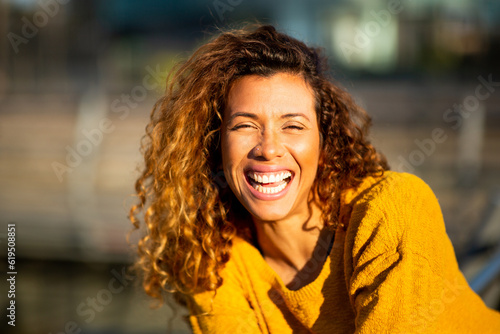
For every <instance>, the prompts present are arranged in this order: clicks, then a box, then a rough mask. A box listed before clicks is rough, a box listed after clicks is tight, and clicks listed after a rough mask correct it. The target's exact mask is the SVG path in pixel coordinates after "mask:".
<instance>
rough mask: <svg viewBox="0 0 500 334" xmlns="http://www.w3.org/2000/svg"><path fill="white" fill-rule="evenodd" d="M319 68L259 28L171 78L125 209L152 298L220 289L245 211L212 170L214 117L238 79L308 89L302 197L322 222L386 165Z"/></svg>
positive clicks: (305, 50) (344, 96) (362, 119)
mask: <svg viewBox="0 0 500 334" xmlns="http://www.w3.org/2000/svg"><path fill="white" fill-rule="evenodd" d="M326 71H327V69H326V62H325V60H324V58H322V57H321V56H320V52H319V50H317V49H315V48H311V47H308V46H306V45H305V44H304V43H302V42H300V41H298V40H296V39H294V38H292V37H290V36H287V35H285V34H283V33H279V32H277V31H276V30H275V28H274V27H272V26H269V25H266V26H258V27H256V28H255V27H246V28H245V29H241V30H233V31H229V32H225V33H222V34H221V35H219V36H218V37H216V38H214V39H212V40H211V41H210V42H208V43H207V44H205V45H203V46H201V47H200V48H199V49H198V50H197V51H196V52H195V53H194V54H193V55H192V56H191V58H189V59H188V60H187V61H186V62H185V63H184V64H182V65H181V66H180V67H179V68H178V70H177V71H176V72H175V73H173V75H172V78H171V80H170V83H169V84H168V87H167V90H166V93H165V94H164V96H163V97H162V98H160V100H159V101H158V102H157V103H156V104H155V106H154V108H153V111H152V113H151V122H150V123H149V125H148V126H147V128H146V136H145V137H144V139H143V146H142V147H143V148H142V152H143V154H144V162H145V166H144V170H143V171H142V175H141V176H140V178H139V179H138V180H137V182H136V186H135V188H136V192H137V195H138V198H139V203H138V204H137V205H135V206H133V207H132V208H131V210H130V219H131V221H132V223H133V225H134V227H135V229H140V228H141V226H142V224H141V223H140V221H141V219H140V218H139V214H140V213H141V211H142V213H143V221H144V226H145V227H146V229H147V230H146V231H145V235H144V236H142V238H141V239H140V240H139V243H138V254H139V258H138V260H137V263H136V266H137V267H138V268H139V269H140V270H141V271H142V273H143V286H144V289H145V291H146V292H147V293H148V294H149V295H151V296H152V297H155V298H157V299H159V300H160V301H161V300H162V290H164V289H166V290H168V291H171V292H176V293H180V294H191V293H195V292H198V291H207V290H212V291H213V290H215V289H216V288H217V287H219V286H220V285H221V284H222V279H221V277H220V275H219V273H220V271H221V269H222V268H223V267H224V265H225V263H226V262H227V261H228V260H229V257H230V251H231V244H232V242H231V240H232V239H233V238H234V236H235V235H237V234H239V233H240V232H241V231H242V230H243V227H242V226H243V224H242V219H243V218H242V217H243V216H244V212H245V210H244V209H242V207H241V205H240V206H238V205H239V203H237V200H236V199H235V198H234V195H232V193H231V191H230V189H228V186H227V184H226V183H225V181H224V176H223V173H222V172H221V169H220V166H221V154H220V147H219V145H220V127H221V122H222V115H223V111H224V108H225V104H226V97H227V95H228V92H229V89H230V88H231V84H232V83H233V82H234V81H235V80H237V79H238V78H240V77H242V76H245V75H259V76H263V77H269V76H272V75H274V74H276V73H279V72H287V73H291V74H296V75H300V76H302V77H303V78H304V79H305V81H306V82H307V83H308V84H309V85H310V87H311V88H312V90H313V91H314V93H315V100H316V106H315V108H316V113H317V118H318V125H319V130H320V134H321V144H322V149H321V156H320V162H319V166H318V172H317V177H316V181H315V184H314V185H313V189H312V191H313V192H314V194H315V196H317V199H318V200H319V202H320V203H321V205H322V209H323V216H322V218H323V220H324V224H325V226H328V227H332V228H333V227H335V226H337V225H338V224H339V222H338V220H339V219H338V216H339V203H340V201H339V199H340V193H341V191H342V190H344V189H347V188H350V187H355V186H356V185H358V184H359V183H360V182H361V180H362V179H363V178H364V177H365V176H367V175H374V174H379V173H382V172H383V171H384V170H386V169H388V166H387V163H386V161H385V158H384V157H383V156H381V155H379V154H378V153H377V152H376V151H375V149H374V148H373V146H372V145H371V144H370V143H369V141H368V140H367V137H366V135H367V131H368V128H369V125H370V122H371V121H370V118H369V116H368V115H367V114H366V113H365V112H364V110H362V109H361V108H360V107H358V106H357V105H356V104H355V103H354V101H353V100H352V98H351V96H350V95H349V94H348V93H347V92H345V91H344V90H342V89H341V88H339V87H338V86H337V85H335V84H333V83H332V80H331V79H329V78H328V77H327V75H326Z"/></svg>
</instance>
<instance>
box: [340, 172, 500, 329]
mask: <svg viewBox="0 0 500 334" xmlns="http://www.w3.org/2000/svg"><path fill="white" fill-rule="evenodd" d="M359 203H360V204H359V205H355V206H354V208H353V213H352V215H351V221H350V226H349V229H348V236H347V239H346V263H345V264H346V273H348V274H349V275H348V282H347V283H348V288H349V294H350V299H351V304H352V306H353V308H354V310H355V313H356V333H375V332H376V333H465V332H471V333H472V332H474V333H475V332H477V333H497V332H500V315H499V314H498V313H497V312H494V311H492V310H489V309H488V308H486V306H485V305H484V303H483V302H482V301H481V299H480V298H479V297H478V296H477V295H476V294H475V293H474V292H473V291H472V290H471V289H470V288H469V286H468V284H467V281H466V280H465V278H464V277H463V275H462V273H461V272H460V270H459V268H458V265H457V262H456V258H455V254H454V251H453V246H452V244H451V242H450V240H449V238H448V236H447V234H446V231H445V227H444V222H443V218H442V214H441V210H440V207H439V204H438V201H437V199H436V197H435V196H434V194H433V192H432V191H431V189H430V188H429V187H428V186H427V185H426V184H425V183H424V182H423V181H421V180H420V179H418V178H417V177H415V176H412V175H408V174H397V173H394V174H393V175H392V176H389V178H388V180H387V182H386V183H385V184H383V185H381V187H380V188H379V189H378V190H376V191H374V192H373V194H371V195H370V196H368V197H366V198H365V200H363V201H360V202H359ZM351 224H352V226H351Z"/></svg>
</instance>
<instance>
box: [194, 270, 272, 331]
mask: <svg viewBox="0 0 500 334" xmlns="http://www.w3.org/2000/svg"><path fill="white" fill-rule="evenodd" d="M237 273H238V270H237V268H236V265H235V264H234V262H233V261H231V260H230V261H229V262H228V263H227V265H226V267H225V268H224V270H223V271H222V273H221V275H222V278H223V280H224V283H223V284H222V286H220V287H219V288H218V289H217V291H216V292H213V291H207V292H202V293H198V294H195V295H193V296H191V297H190V298H189V299H188V307H189V310H190V316H189V321H190V323H191V326H192V329H193V333H195V334H199V333H210V334H212V333H213V334H222V333H231V334H234V333H245V334H253V333H262V332H264V331H262V330H261V329H260V328H259V324H258V321H257V315H256V313H255V312H254V310H253V307H252V305H251V304H250V302H249V300H248V298H247V297H246V294H245V291H244V289H243V286H242V284H243V283H242V282H241V281H240V280H239V279H238V275H237Z"/></svg>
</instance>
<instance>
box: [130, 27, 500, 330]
mask: <svg viewBox="0 0 500 334" xmlns="http://www.w3.org/2000/svg"><path fill="white" fill-rule="evenodd" d="M369 123H370V120H369V117H368V116H367V115H366V114H365V112H364V111H363V110H361V109H360V108H359V107H358V106H356V105H355V103H354V102H353V100H352V99H351V97H350V96H349V95H348V94H347V93H346V92H344V91H343V90H341V89H340V88H339V87H338V86H336V85H334V84H333V83H332V82H331V81H330V80H329V79H328V78H327V77H326V74H325V68H324V62H323V60H322V59H321V58H320V57H319V56H318V52H317V50H315V49H312V48H309V47H307V46H306V45H305V44H303V43H302V42H299V41H297V40H295V39H293V38H291V37H289V36H287V35H284V34H281V33H278V32H277V31H276V30H275V29H274V28H273V27H271V26H261V27H257V28H256V29H255V30H250V29H246V30H241V31H232V32H227V33H224V34H222V35H220V36H219V37H217V38H215V39H213V40H212V41H211V42H209V43H207V44H206V45H204V46H202V47H201V48H200V49H198V50H197V51H196V52H195V53H194V55H193V56H192V57H191V58H190V59H189V60H188V61H187V62H186V63H185V64H183V65H182V66H181V67H180V69H179V70H178V71H177V72H176V73H175V74H174V76H173V77H172V80H171V83H170V85H169V86H168V89H167V92H166V94H165V95H164V96H163V97H162V98H161V99H160V100H159V101H158V103H157V104H156V106H155V109H154V111H153V113H152V118H151V123H150V124H149V126H148V127H147V138H146V139H147V140H146V142H145V144H144V145H145V150H144V157H145V168H144V171H143V173H142V176H141V177H140V178H139V180H138V181H137V184H136V190H137V193H138V195H139V199H140V204H139V205H138V206H136V207H133V208H132V210H131V219H132V221H133V223H134V225H135V226H136V228H140V223H139V219H138V218H137V215H138V213H139V211H141V210H142V211H143V212H144V222H145V225H146V227H147V232H146V234H145V235H144V237H143V238H142V239H141V240H140V242H139V255H140V257H139V260H138V263H137V265H138V267H139V268H141V269H142V271H143V273H144V288H145V290H146V292H147V293H148V294H150V295H151V296H153V297H155V298H158V299H160V300H161V291H162V290H163V289H166V290H168V291H171V292H175V293H176V295H177V296H178V297H180V298H181V299H182V300H183V301H184V302H185V303H186V304H187V306H188V308H189V310H190V313H191V315H190V323H191V325H192V328H193V331H194V332H195V333H239V332H244V333H292V332H294V333H302V332H304V333H307V332H311V333H355V332H356V333H413V332H417V333H451V332H453V333H493V332H500V316H499V314H498V313H497V312H495V311H492V310H489V309H488V308H487V307H486V306H485V305H484V304H483V302H482V301H481V299H480V298H479V297H478V296H477V295H476V294H474V292H473V291H472V290H471V289H470V288H469V287H468V285H467V282H466V280H465V279H464V277H463V275H462V274H461V273H460V271H459V269H458V266H457V262H456V260H455V255H454V252H453V248H452V245H451V243H450V241H449V239H448V237H447V235H446V232H445V228H444V223H443V219H442V216H441V212H440V208H439V205H438V202H437V200H436V198H435V196H434V194H433V193H432V191H431V190H430V189H429V187H428V186H427V185H426V184H425V183H424V182H422V181H421V180H420V179H418V178H417V177H415V176H412V175H409V174H400V173H395V172H390V171H388V166H387V164H386V161H385V159H384V158H383V157H382V156H381V155H379V154H378V153H377V152H376V151H375V149H374V148H373V146H372V145H371V144H370V143H369V142H368V140H367V138H366V135H367V130H368V126H369Z"/></svg>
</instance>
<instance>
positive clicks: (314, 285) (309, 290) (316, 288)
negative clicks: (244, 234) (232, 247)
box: [237, 233, 336, 301]
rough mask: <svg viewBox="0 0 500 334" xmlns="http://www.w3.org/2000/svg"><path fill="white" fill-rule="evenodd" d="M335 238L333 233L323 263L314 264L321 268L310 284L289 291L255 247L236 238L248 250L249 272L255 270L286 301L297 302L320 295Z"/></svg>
mask: <svg viewBox="0 0 500 334" xmlns="http://www.w3.org/2000/svg"><path fill="white" fill-rule="evenodd" d="M335 236H336V233H334V235H333V237H332V241H331V242H330V245H329V249H328V255H327V256H326V259H325V261H324V262H323V263H317V262H316V263H317V264H316V265H321V266H322V268H321V271H320V273H319V274H318V276H317V277H316V278H315V279H314V280H313V281H312V282H310V283H308V284H306V285H304V286H303V287H301V288H299V289H297V290H292V289H289V288H288V287H287V286H286V285H285V283H284V282H283V280H282V279H281V277H280V276H279V275H278V274H277V273H276V272H275V271H274V269H273V268H271V266H270V265H269V264H268V263H267V262H266V260H265V259H264V257H263V255H262V253H261V252H260V250H259V249H258V248H257V247H256V246H255V245H253V244H251V243H250V242H248V241H247V240H244V239H241V238H239V237H237V238H238V239H240V240H241V242H242V243H244V244H245V245H246V246H247V247H249V248H250V250H249V252H245V254H248V255H250V258H251V259H252V260H251V262H247V263H248V265H249V266H251V267H253V268H252V269H251V270H252V271H255V270H257V271H258V272H259V275H260V276H261V277H262V279H264V280H265V281H267V282H268V283H270V284H271V285H272V286H273V288H275V289H277V290H279V291H280V292H281V293H282V294H283V295H284V296H285V297H286V298H287V299H289V300H296V301H299V300H302V299H304V298H311V297H312V296H315V295H317V294H318V293H321V289H322V287H323V284H324V281H325V280H326V278H327V277H328V276H329V275H330V263H331V256H332V252H333V247H332V246H333V243H334V242H335Z"/></svg>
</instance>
